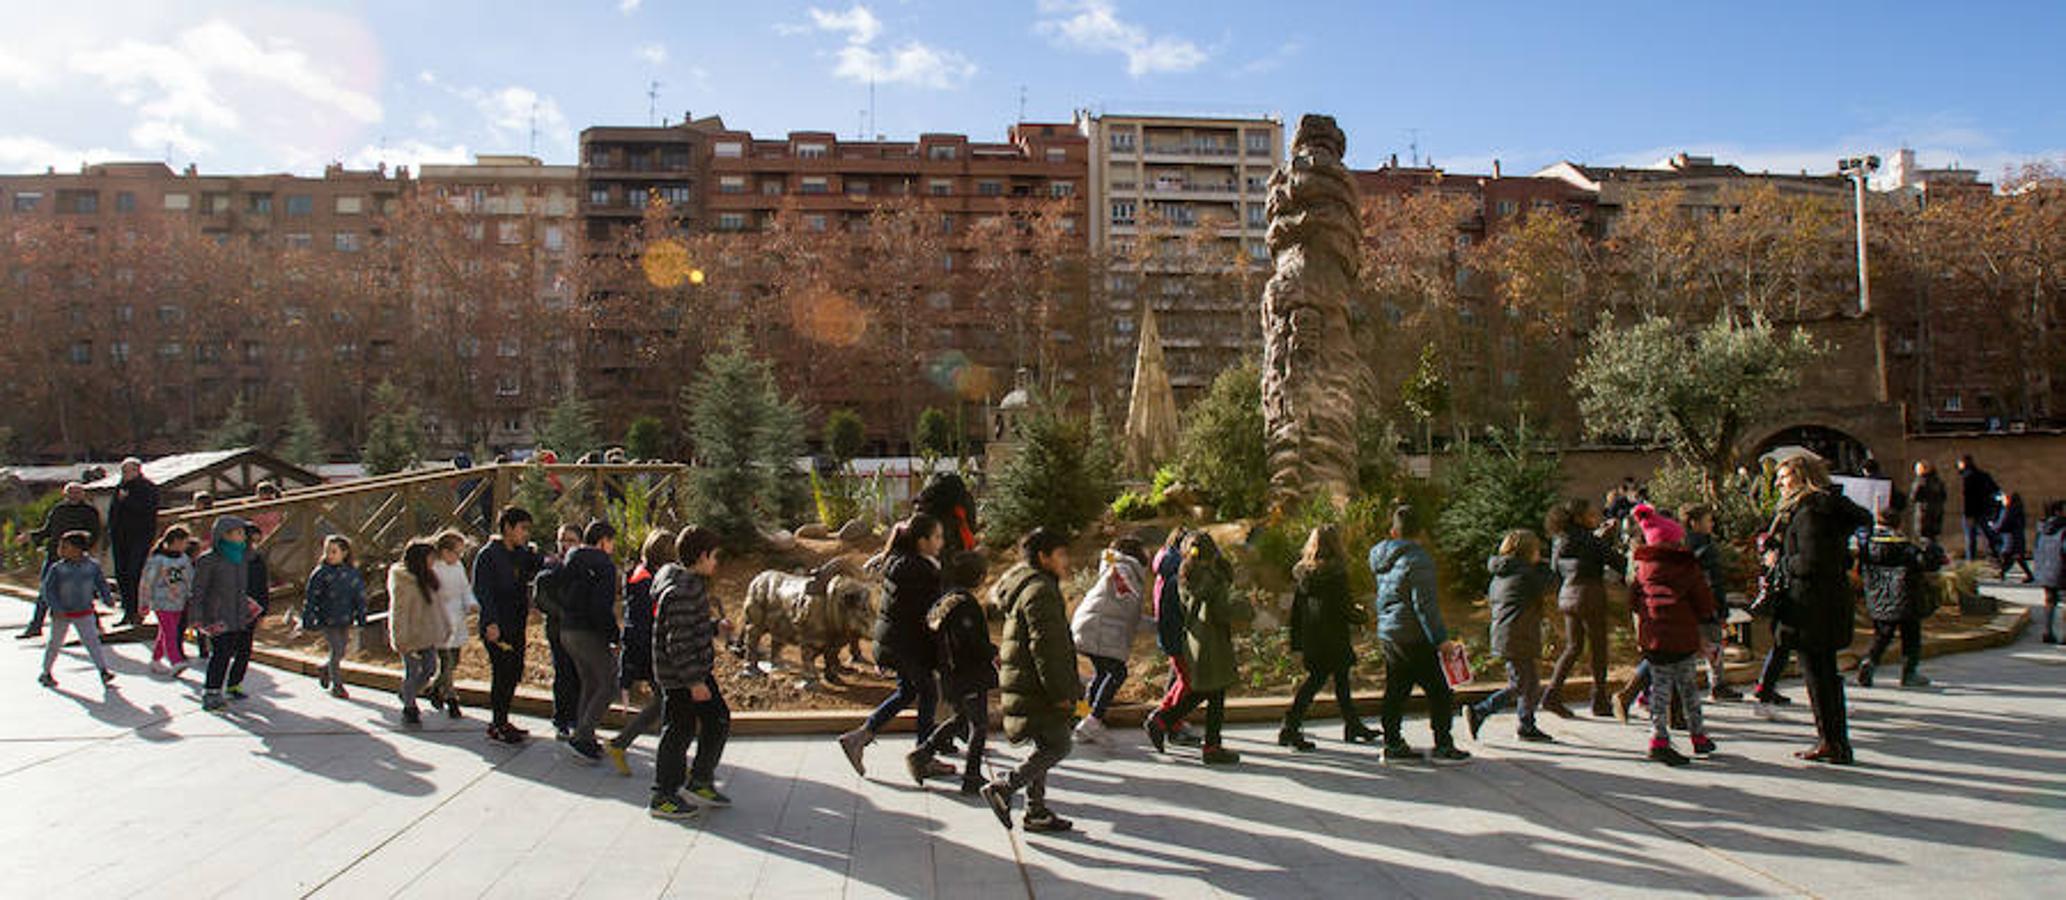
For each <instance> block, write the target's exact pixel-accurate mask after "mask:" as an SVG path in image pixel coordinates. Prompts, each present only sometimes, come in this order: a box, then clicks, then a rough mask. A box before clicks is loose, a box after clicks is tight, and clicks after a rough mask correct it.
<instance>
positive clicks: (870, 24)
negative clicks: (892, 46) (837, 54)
mask: <svg viewBox="0 0 2066 900" xmlns="http://www.w3.org/2000/svg"><path fill="white" fill-rule="evenodd" d="M810 14H811V24H812V25H815V26H817V28H818V30H819V31H832V32H842V31H843V32H846V41H847V43H849V44H855V45H860V44H872V43H874V42H875V38H876V37H877V36H878V35H880V34H882V20H881V19H878V18H876V17H875V13H874V11H872V10H870V9H869V8H868V7H866V6H864V5H862V4H859V3H856V4H854V5H852V6H849V7H847V9H846V11H845V12H827V11H825V10H822V9H819V8H817V7H815V6H813V7H811V9H810Z"/></svg>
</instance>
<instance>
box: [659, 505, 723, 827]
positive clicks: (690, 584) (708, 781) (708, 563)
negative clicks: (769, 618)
mask: <svg viewBox="0 0 2066 900" xmlns="http://www.w3.org/2000/svg"><path fill="white" fill-rule="evenodd" d="M674 551H675V559H676V560H677V561H676V562H670V563H667V564H666V565H663V566H661V567H660V573H659V574H658V575H656V576H654V578H653V597H654V599H655V601H656V603H657V606H656V608H655V610H654V613H653V680H654V682H655V683H657V684H658V685H659V686H660V693H661V703H662V704H663V709H664V710H665V712H666V718H667V724H666V726H665V727H664V728H662V729H661V731H660V749H659V751H658V753H657V756H656V758H655V760H654V764H653V798H652V800H651V801H650V802H649V803H648V804H647V806H646V811H647V812H648V813H649V814H650V815H652V816H653V817H654V818H656V819H686V818H689V817H691V816H694V815H695V811H694V810H693V809H692V808H691V807H692V806H730V805H732V798H730V797H727V796H725V795H724V794H723V793H721V792H719V791H718V789H717V764H718V762H719V761H720V760H721V759H722V758H723V757H724V752H725V742H726V741H727V740H728V739H730V737H731V733H732V710H731V707H729V706H726V705H725V698H724V694H723V692H721V691H720V690H718V686H717V678H716V677H715V676H714V675H712V674H711V668H712V666H713V665H715V664H716V661H717V641H718V639H719V638H730V637H731V634H732V623H731V622H730V621H728V620H726V619H725V617H724V611H723V610H722V609H721V608H719V606H718V604H717V602H716V600H715V599H714V598H712V597H711V596H710V578H711V576H712V575H715V574H717V533H716V532H713V531H710V530H709V529H705V528H701V527H695V526H691V527H689V528H685V529H683V530H682V533H681V536H680V537H677V538H676V539H675V542H674ZM691 740H694V741H695V743H696V760H695V762H694V763H693V764H689V762H688V752H689V742H690V741H691ZM685 766H686V768H687V770H688V771H687V772H686V773H684V772H683V769H684V767H685ZM684 782H686V783H687V785H688V793H687V795H683V794H682V793H681V789H682V785H683V783H684Z"/></svg>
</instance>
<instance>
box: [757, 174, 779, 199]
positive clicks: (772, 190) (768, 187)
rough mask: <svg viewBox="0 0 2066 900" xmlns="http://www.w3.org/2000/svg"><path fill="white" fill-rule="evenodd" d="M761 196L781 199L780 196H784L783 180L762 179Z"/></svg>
mask: <svg viewBox="0 0 2066 900" xmlns="http://www.w3.org/2000/svg"><path fill="white" fill-rule="evenodd" d="M760 195H761V196H763V197H780V196H782V179H780V178H763V179H761V182H760Z"/></svg>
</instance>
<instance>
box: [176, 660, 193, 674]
mask: <svg viewBox="0 0 2066 900" xmlns="http://www.w3.org/2000/svg"><path fill="white" fill-rule="evenodd" d="M193 664H194V661H193V660H191V659H182V660H180V661H179V662H176V663H173V664H172V674H174V675H177V674H179V673H181V672H184V671H186V670H187V667H189V666H192V665H193Z"/></svg>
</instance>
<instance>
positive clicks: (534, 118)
mask: <svg viewBox="0 0 2066 900" xmlns="http://www.w3.org/2000/svg"><path fill="white" fill-rule="evenodd" d="M531 155H532V156H537V155H538V101H536V100H533V101H531Z"/></svg>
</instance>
